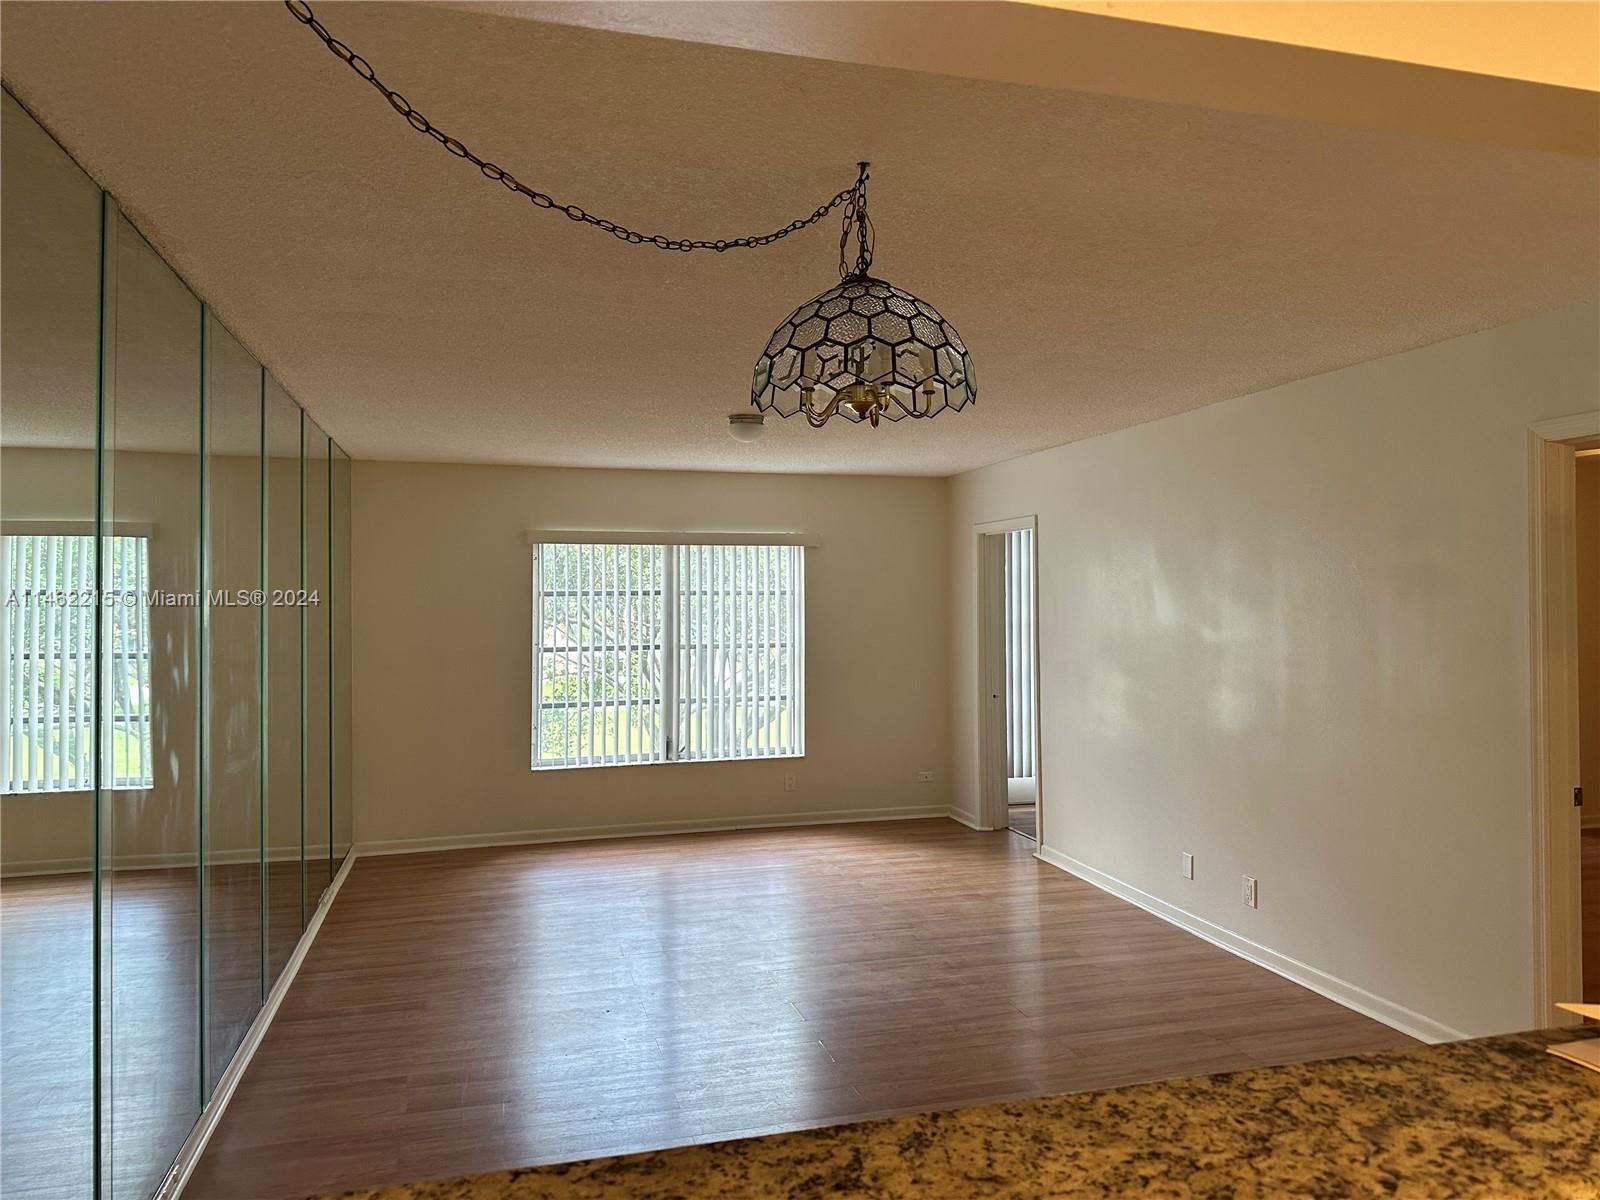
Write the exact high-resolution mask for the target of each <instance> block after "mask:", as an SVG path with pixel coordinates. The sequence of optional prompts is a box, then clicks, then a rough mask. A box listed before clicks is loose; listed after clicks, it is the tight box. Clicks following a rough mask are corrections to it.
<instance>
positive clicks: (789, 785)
mask: <svg viewBox="0 0 1600 1200" xmlns="http://www.w3.org/2000/svg"><path fill="white" fill-rule="evenodd" d="M797 786H798V785H797V784H796V783H795V781H794V768H793V767H790V768H789V769H788V770H787V771H785V772H784V773H783V790H784V791H786V792H792V791H794V790H795V788H796V787H797Z"/></svg>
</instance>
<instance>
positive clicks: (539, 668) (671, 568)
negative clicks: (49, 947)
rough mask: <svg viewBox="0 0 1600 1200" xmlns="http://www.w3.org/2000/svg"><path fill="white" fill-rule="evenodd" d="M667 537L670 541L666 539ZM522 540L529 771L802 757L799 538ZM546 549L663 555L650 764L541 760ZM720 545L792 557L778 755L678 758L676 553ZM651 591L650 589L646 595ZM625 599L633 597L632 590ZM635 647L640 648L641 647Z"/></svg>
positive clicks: (803, 544)
mask: <svg viewBox="0 0 1600 1200" xmlns="http://www.w3.org/2000/svg"><path fill="white" fill-rule="evenodd" d="M669 538H670V540H668V539H669ZM527 541H528V545H529V548H530V553H529V558H530V566H531V573H532V591H531V597H530V599H531V608H532V622H531V626H532V627H531V634H532V636H531V639H530V641H531V646H530V649H531V656H532V664H531V666H532V670H531V672H530V683H531V687H530V692H529V699H530V707H531V711H530V713H529V718H530V720H529V729H530V734H531V737H530V745H529V753H530V768H531V769H532V770H533V771H572V770H589V769H596V768H607V767H656V766H669V765H673V764H697V763H713V762H762V761H770V760H774V759H781V760H789V759H796V758H804V757H805V754H806V750H805V725H806V720H805V691H806V689H805V661H806V638H805V625H806V608H805V571H806V553H805V551H806V548H807V546H808V545H810V544H811V543H809V542H808V541H807V540H805V539H804V538H803V537H801V536H800V535H794V534H777V535H758V534H710V535H682V534H679V535H665V534H661V533H651V534H624V533H616V534H608V533H598V532H591V531H582V532H574V533H567V532H565V531H548V530H529V531H528V533H527ZM550 545H576V546H590V547H605V546H643V547H649V548H652V549H659V550H660V551H661V587H660V593H661V609H660V612H661V617H660V623H659V625H658V629H659V632H660V640H659V641H658V642H657V643H656V644H654V645H653V646H651V647H649V648H648V649H647V650H646V652H647V653H650V652H654V653H658V654H659V655H660V658H661V669H660V681H661V686H660V695H659V698H658V699H657V700H655V701H653V702H652V705H651V706H652V707H654V708H656V709H657V710H658V711H659V714H660V727H659V732H660V733H661V735H662V736H661V738H660V743H661V744H660V746H659V747H658V748H657V750H656V753H655V755H654V756H653V757H647V758H629V759H624V760H622V761H604V760H595V759H590V758H581V757H580V758H572V757H567V758H562V759H560V760H550V759H541V758H540V754H539V740H540V734H541V729H542V714H543V713H544V712H545V711H546V710H551V709H553V708H555V707H560V706H552V705H549V704H547V703H546V702H545V701H544V697H543V690H544V658H545V655H546V650H545V646H544V601H545V587H544V580H543V578H542V575H541V570H542V564H541V555H542V551H543V549H544V548H545V547H546V546H550ZM718 546H726V547H730V548H733V549H757V548H771V549H786V550H792V551H793V553H794V558H793V571H794V575H793V582H792V584H791V585H790V588H789V589H788V592H789V593H791V594H792V597H793V603H794V605H795V610H794V612H793V614H792V617H791V618H790V623H789V625H788V629H789V630H790V633H791V636H792V641H793V644H792V647H791V649H790V654H791V656H792V663H793V671H794V677H793V679H792V680H791V681H790V683H789V685H788V692H787V693H785V694H786V695H788V694H792V713H793V717H792V722H793V726H794V728H793V731H792V734H791V737H790V744H789V746H788V747H787V748H785V749H782V750H767V751H763V752H754V753H749V754H715V755H711V754H703V755H702V754H693V755H684V754H683V753H682V751H683V741H684V740H685V739H683V738H681V737H680V734H681V732H682V725H681V718H682V714H683V713H684V712H686V711H688V707H687V706H688V705H689V703H690V698H689V697H687V696H684V695H682V694H681V692H682V688H681V686H680V685H681V682H682V680H681V678H680V667H681V666H682V662H683V659H684V657H685V654H686V646H687V645H688V641H687V633H686V626H685V625H684V624H683V619H684V612H685V610H684V606H683V605H682V603H681V602H680V601H681V597H682V594H683V591H684V588H685V583H684V578H683V573H682V571H681V570H680V563H681V561H682V552H683V551H685V550H696V549H702V548H705V547H718ZM652 590H653V589H652ZM628 594H629V595H630V596H632V595H634V594H635V592H634V591H632V590H630V591H629V592H628ZM640 646H641V648H643V647H644V643H642V642H641V643H640Z"/></svg>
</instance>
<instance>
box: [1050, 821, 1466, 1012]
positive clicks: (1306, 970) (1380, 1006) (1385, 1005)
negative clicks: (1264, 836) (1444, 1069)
mask: <svg viewBox="0 0 1600 1200" xmlns="http://www.w3.org/2000/svg"><path fill="white" fill-rule="evenodd" d="M1036 857H1037V858H1038V859H1039V860H1040V861H1042V862H1046V863H1049V864H1050V865H1051V866H1052V867H1058V868H1060V869H1061V870H1063V871H1065V872H1067V874H1069V875H1075V876H1077V877H1078V878H1079V879H1081V880H1083V881H1084V882H1085V883H1091V884H1093V885H1094V886H1095V887H1097V888H1099V889H1100V890H1101V891H1103V892H1109V893H1110V894H1111V895H1113V896H1115V897H1117V898H1118V899H1119V900H1126V901H1127V902H1128V903H1129V904H1132V905H1135V906H1137V907H1139V908H1142V909H1144V910H1145V912H1147V913H1150V914H1152V915H1154V916H1157V917H1160V918H1161V919H1162V920H1163V921H1166V922H1167V923H1168V924H1171V925H1176V926H1177V927H1178V928H1179V929H1182V930H1184V931H1185V932H1188V933H1192V934H1194V935H1195V936H1196V937H1198V938H1201V939H1203V940H1205V941H1208V942H1210V943H1211V944H1212V945H1213V946H1219V947H1221V948H1222V949H1224V950H1226V951H1228V953H1230V954H1233V955H1237V956H1238V957H1239V958H1242V959H1244V960H1245V961H1247V962H1252V963H1254V964H1255V965H1256V966H1258V967H1265V968H1266V969H1267V970H1269V971H1271V972H1272V973H1273V974H1274V975H1281V976H1283V977H1284V978H1285V979H1287V980H1290V981H1291V982H1293V983H1298V984H1299V985H1300V986H1301V987H1304V988H1309V989H1311V990H1312V991H1313V992H1316V993H1317V994H1318V995H1319V996H1326V997H1327V998H1328V999H1329V1000H1332V1001H1334V1002H1336V1003H1338V1004H1342V1005H1344V1007H1346V1008H1349V1009H1353V1010H1355V1011H1356V1012H1358V1013H1361V1014H1362V1015H1363V1016H1368V1017H1371V1018H1372V1019H1373V1020H1375V1021H1382V1022H1383V1023H1384V1024H1385V1025H1388V1026H1389V1027H1390V1028H1392V1029H1398V1030H1399V1031H1400V1032H1401V1033H1404V1034H1407V1035H1408V1036H1410V1037H1414V1038H1418V1039H1420V1040H1422V1041H1424V1042H1455V1041H1460V1040H1462V1039H1463V1038H1465V1037H1467V1034H1465V1033H1463V1032H1462V1031H1461V1030H1459V1029H1452V1028H1451V1027H1450V1026H1448V1025H1446V1024H1444V1023H1443V1022H1441V1021H1435V1020H1434V1019H1433V1018H1432V1017H1428V1016H1424V1015H1423V1014H1422V1013H1419V1012H1416V1011H1415V1010H1413V1009H1409V1008H1407V1007H1405V1005H1403V1004H1397V1003H1395V1002H1394V1001H1393V1000H1389V999H1386V998H1385V997H1383V996H1379V995H1376V994H1375V993H1373V992H1369V991H1367V990H1366V989H1365V988H1362V987H1357V986H1356V985H1355V984H1353V983H1351V982H1349V981H1348V980H1344V979H1340V978H1339V977H1338V976H1336V975H1330V974H1328V973H1327V972H1326V971H1320V970H1318V969H1317V968H1316V967H1313V966H1311V965H1310V964H1308V963H1303V962H1300V961H1299V960H1298V959H1293V958H1290V957H1289V956H1288V955H1286V954H1279V953H1278V952H1277V951H1276V950H1273V949H1270V948H1269V947H1267V946H1263V945H1261V944H1260V943H1258V942H1252V941H1251V940H1250V939H1249V938H1246V937H1241V936H1240V935H1239V934H1237V933H1234V932H1233V931H1232V930H1231V929H1224V928H1223V927H1222V926H1221V925H1214V924H1212V923H1211V922H1210V921H1207V920H1205V919H1204V918H1203V917H1197V916H1195V915H1194V914H1193V913H1191V912H1187V911H1186V910H1184V909H1181V908H1179V907H1178V906H1177V905H1175V904H1168V903H1167V902H1166V901H1165V900H1162V899H1160V898H1159V897H1156V896H1152V895H1150V893H1148V892H1144V891H1140V890H1139V889H1138V888H1136V887H1134V886H1133V885H1132V884H1129V883H1124V882H1123V881H1122V880H1120V879H1117V878H1115V877H1114V876H1111V875H1107V874H1106V873H1105V872H1104V871H1097V870H1096V869H1095V868H1093V867H1091V866H1089V865H1088V864H1087V863H1081V862H1079V861H1078V860H1077V859H1075V858H1071V857H1069V856H1067V855H1065V854H1062V853H1061V852H1060V851H1059V850H1052V849H1050V848H1049V847H1048V846H1041V847H1040V848H1039V851H1038V853H1037V855H1036Z"/></svg>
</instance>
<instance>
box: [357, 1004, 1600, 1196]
mask: <svg viewBox="0 0 1600 1200" xmlns="http://www.w3.org/2000/svg"><path fill="white" fill-rule="evenodd" d="M1596 1032H1600V1030H1596V1029H1595V1028H1594V1027H1592V1026H1591V1027H1589V1028H1588V1029H1587V1030H1550V1031H1546V1032H1540V1033H1526V1034H1517V1035H1512V1036H1507V1037H1495V1038H1483V1039H1479V1040H1476V1041H1468V1042H1454V1043H1449V1044H1446V1045H1440V1046H1423V1047H1419V1048H1417V1049H1414V1050H1403V1051H1396V1052H1392V1053H1387V1054H1372V1055H1362V1056H1358V1057H1352V1058H1339V1059H1331V1060H1327V1061H1323V1062H1312V1063H1300V1064H1295V1065H1292V1066H1283V1067H1264V1068H1260V1069H1256V1070H1249V1071H1236V1072H1233V1073H1231V1074H1226V1075H1208V1076H1200V1077H1196V1078H1189V1079H1172V1080H1166V1081H1163V1082H1160V1083H1150V1084H1142V1085H1140V1086H1137V1087H1125V1088H1115V1089H1112V1090H1108V1091H1100V1092H1080V1093H1076V1094H1073V1095H1067V1096H1051V1097H1046V1098H1043V1099H1037V1100H1017V1101H1010V1102H1007V1103H1003V1104H985V1105H981V1106H979V1107H976V1108H964V1109H957V1110H954V1111H951V1112H942V1113H924V1114H915V1115H911V1116H901V1117H892V1118H889V1119H887V1120H881V1121H867V1122H863V1123H860V1124H856V1125H839V1126H833V1127H831V1128H826V1129H813V1130H807V1131H803V1132H798V1133H780V1134H774V1135H772V1136H770V1137H759V1138H745V1139H741V1140H739V1141H731V1142H719V1143H714V1144H711V1145H704V1146H684V1147H680V1148H678V1149H674V1150H658V1151H653V1152H650V1153H646V1154H629V1155H624V1156H622V1157H618V1158H600V1159H591V1160H589V1161H586V1162H576V1163H566V1164H562V1165H560V1166H548V1167H532V1168H527V1169H524V1170H518V1171H500V1172H496V1173H494V1174H489V1175H476V1176H472V1177H469V1178H464V1179H454V1180H445V1181H440V1182H433V1183H418V1184H411V1185H408V1186H401V1187H384V1188H377V1189H373V1190H369V1191H363V1192H353V1193H349V1195H350V1196H352V1197H361V1198H362V1200H621V1198H622V1197H627V1198H628V1200H669V1198H670V1200H712V1198H723V1200H733V1198H739V1200H745V1198H751V1200H754V1198H758V1197H759V1198H761V1200H769V1198H770V1200H776V1198H780V1197H805V1198H809V1197H819V1198H820V1197H863V1198H872V1200H891V1198H893V1200H902V1198H903V1200H946V1198H948V1200H969V1198H977V1197H1015V1198H1018V1200H1021V1198H1025V1197H1046V1196H1049V1197H1101V1196H1105V1197H1163V1198H1166V1200H1200V1198H1215V1200H1224V1198H1225V1200H1267V1198H1269V1197H1318V1198H1324V1197H1326V1198H1329V1200H1332V1198H1335V1197H1338V1198H1341V1200H1342V1198H1346V1197H1365V1196H1395V1197H1400V1198H1402V1200H1422V1198H1425V1197H1427V1198H1432V1197H1439V1198H1445V1197H1448V1198H1449V1200H1470V1198H1474V1197H1477V1198H1483V1200H1487V1198H1489V1197H1494V1198H1495V1200H1505V1198H1508V1197H1552V1198H1560V1200H1579V1198H1584V1200H1589V1198H1597V1197H1600V1073H1596V1072H1593V1071H1586V1070H1584V1069H1583V1068H1581V1067H1578V1066H1575V1065H1573V1064H1571V1063H1568V1062H1564V1061H1562V1060H1560V1059H1557V1058H1555V1057H1554V1056H1553V1055H1551V1054H1549V1053H1547V1052H1546V1049H1545V1047H1546V1046H1547V1045H1549V1044H1550V1043H1551V1042H1554V1041H1565V1040H1569V1039H1570V1038H1571V1037H1573V1036H1574V1034H1581V1033H1590V1034H1592V1033H1596Z"/></svg>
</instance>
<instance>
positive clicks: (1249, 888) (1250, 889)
mask: <svg viewBox="0 0 1600 1200" xmlns="http://www.w3.org/2000/svg"><path fill="white" fill-rule="evenodd" d="M1244 902H1245V903H1246V904H1248V905H1249V906H1250V907H1251V908H1255V907H1257V905H1256V877H1255V876H1254V875H1246V876H1245V877H1244Z"/></svg>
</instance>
